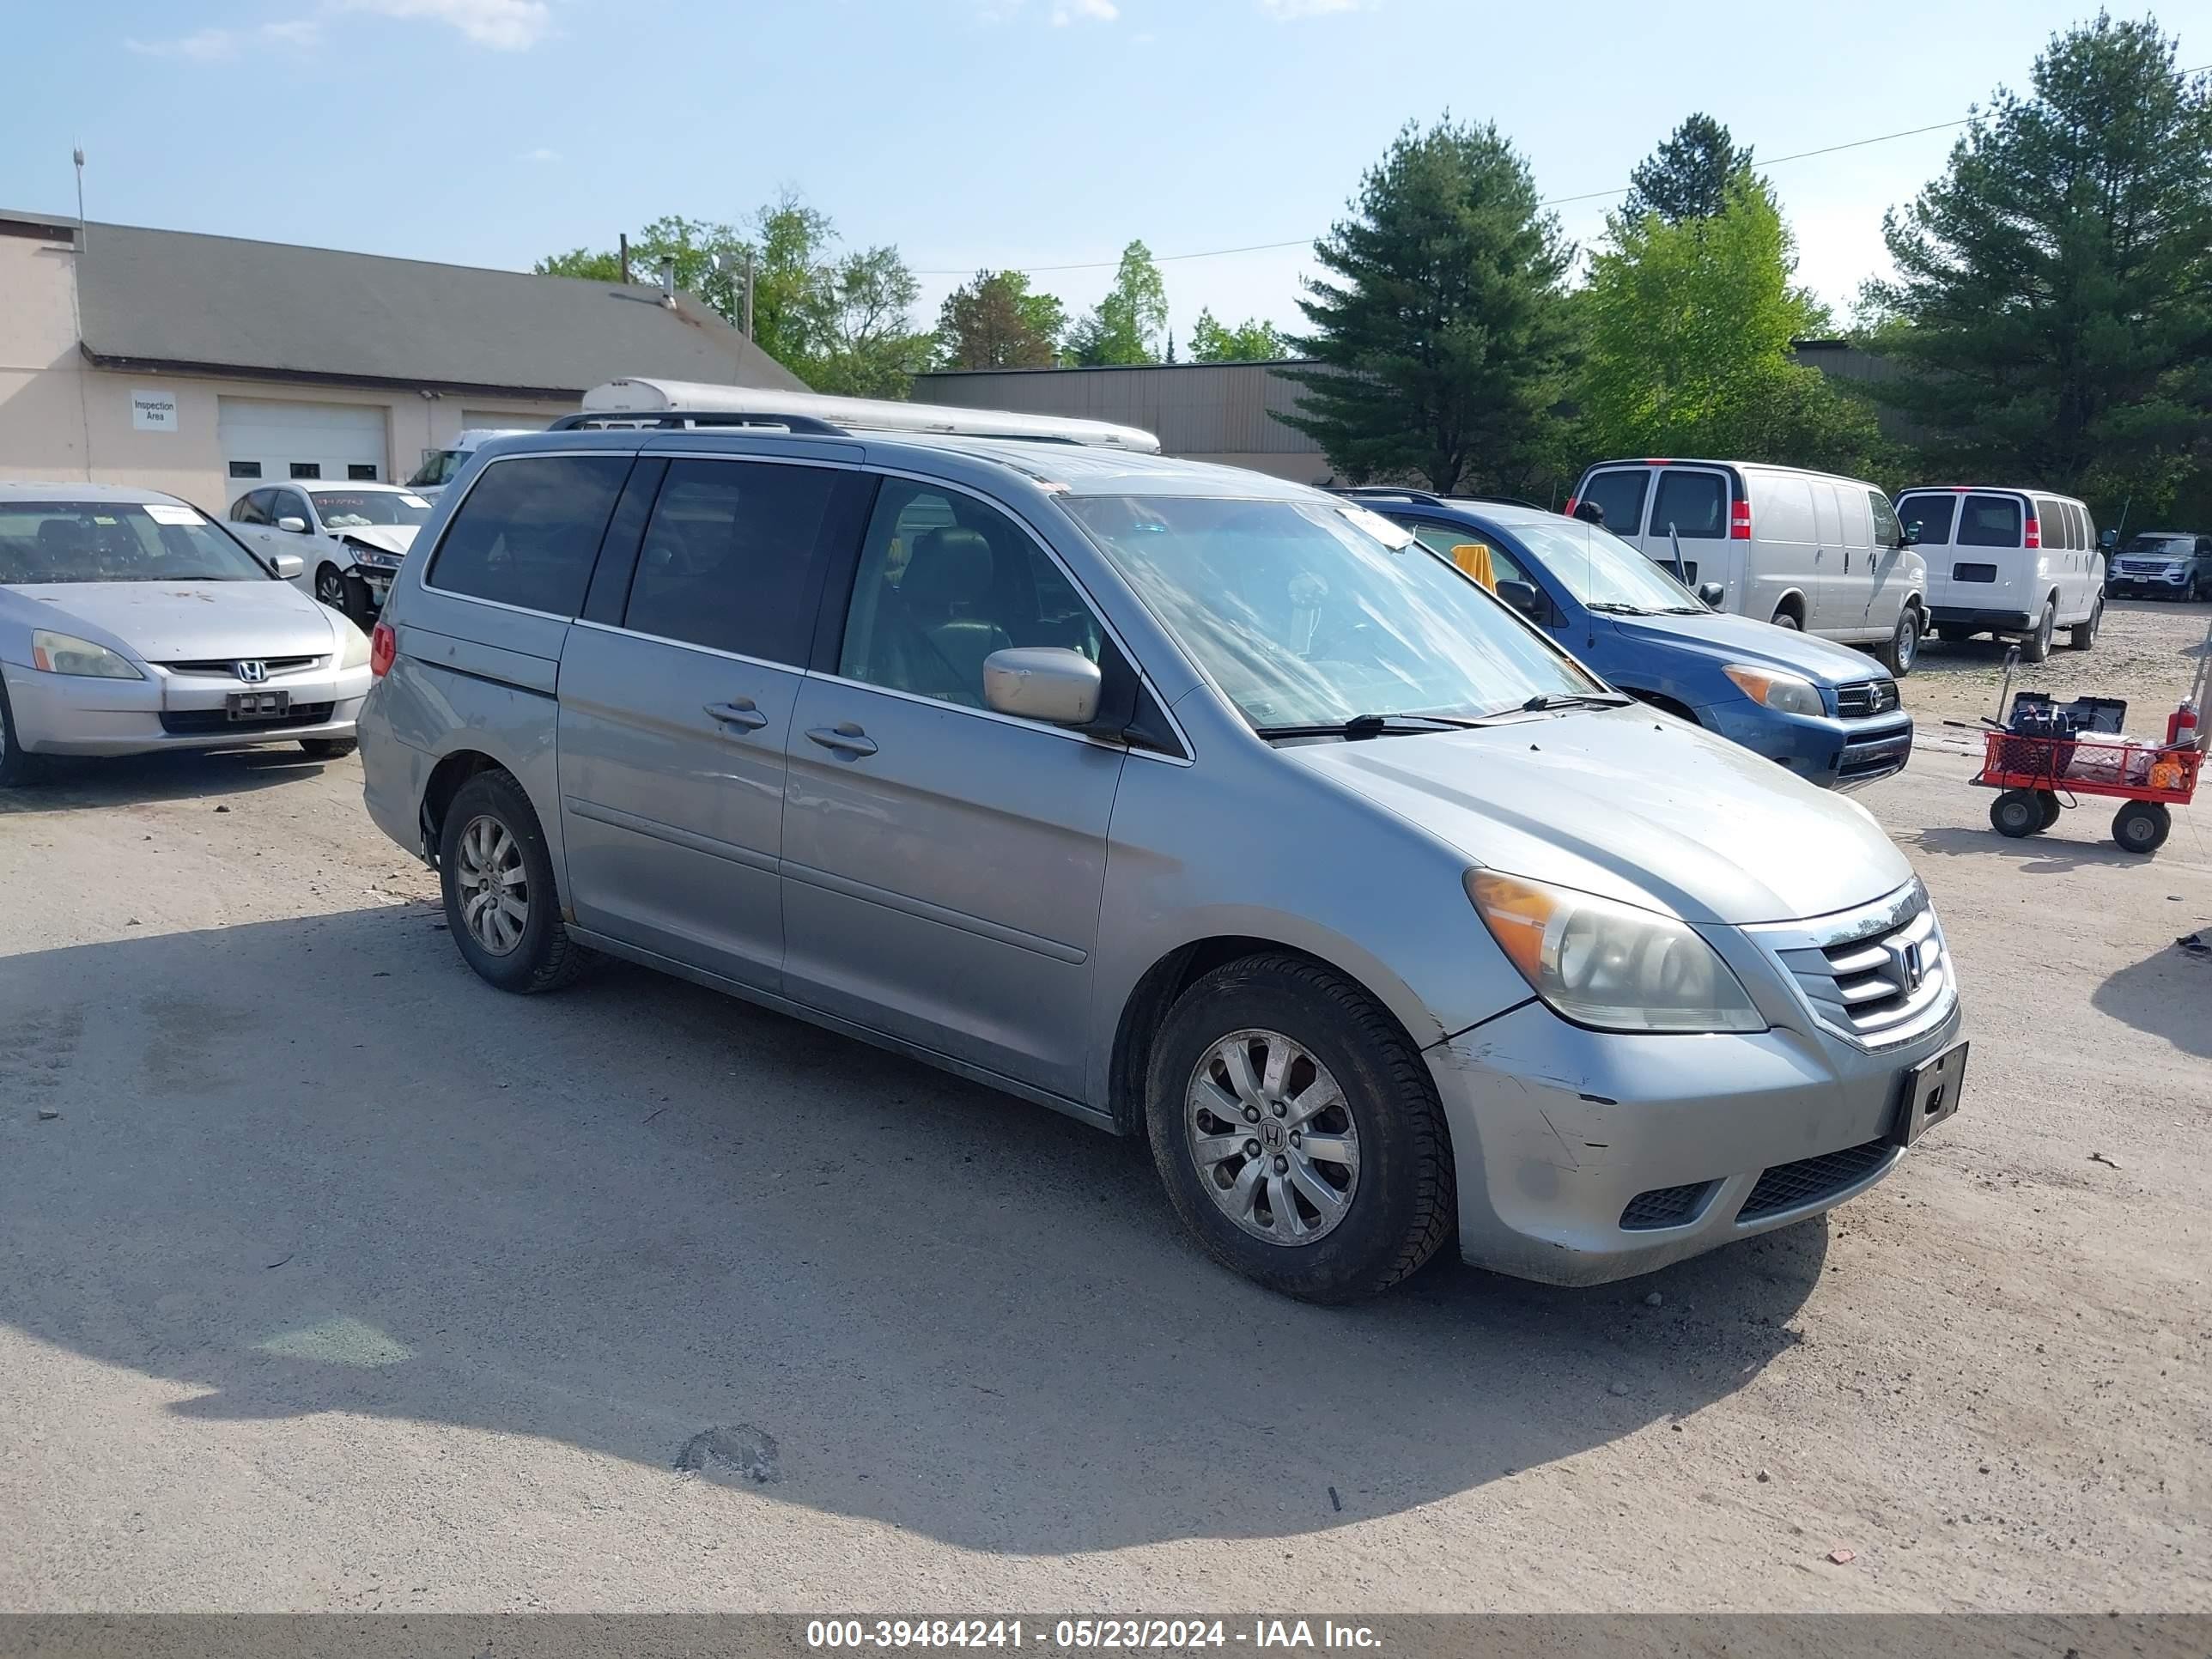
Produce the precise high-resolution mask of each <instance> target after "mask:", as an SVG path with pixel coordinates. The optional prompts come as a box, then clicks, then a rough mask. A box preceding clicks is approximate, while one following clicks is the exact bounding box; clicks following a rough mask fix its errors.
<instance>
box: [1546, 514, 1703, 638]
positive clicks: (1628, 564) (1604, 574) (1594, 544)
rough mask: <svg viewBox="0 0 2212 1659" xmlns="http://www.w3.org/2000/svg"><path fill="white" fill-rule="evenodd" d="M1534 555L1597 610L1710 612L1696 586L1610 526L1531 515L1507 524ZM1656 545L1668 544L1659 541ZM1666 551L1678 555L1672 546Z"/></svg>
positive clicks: (1569, 589) (1626, 612)
mask: <svg viewBox="0 0 2212 1659" xmlns="http://www.w3.org/2000/svg"><path fill="white" fill-rule="evenodd" d="M1506 527H1507V528H1508V529H1510V531H1512V532H1513V534H1514V536H1515V538H1516V539H1518V540H1519V542H1520V543H1521V545H1522V546H1523V547H1524V548H1526V549H1528V556H1529V557H1530V558H1532V559H1534V560H1535V561H1536V562H1537V563H1539V564H1541V565H1542V566H1543V567H1544V568H1545V569H1546V570H1547V572H1549V573H1550V574H1551V576H1552V578H1553V580H1555V581H1557V582H1558V583H1559V586H1562V587H1564V588H1565V589H1566V590H1567V592H1570V593H1571V594H1573V595H1574V596H1575V598H1576V599H1579V600H1581V601H1582V603H1583V605H1587V606H1588V607H1589V609H1590V610H1592V611H1610V612H1613V613H1615V614H1628V615H1635V614H1639V613H1647V612H1650V611H1665V612H1668V613H1669V614H1670V615H1671V614H1676V613H1682V614H1695V615H1697V616H1700V617H1702V616H1704V615H1705V614H1706V611H1705V606H1704V605H1701V604H1699V601H1698V598H1697V596H1696V595H1695V594H1693V593H1692V592H1690V590H1689V589H1688V588H1686V587H1685V586H1682V584H1681V583H1680V582H1678V581H1676V580H1674V577H1673V576H1671V575H1670V574H1668V572H1667V570H1666V568H1665V567H1664V566H1662V565H1660V564H1658V563H1656V562H1654V561H1653V560H1652V559H1650V558H1649V557H1646V556H1644V554H1642V553H1639V552H1638V551H1637V550H1636V549H1634V548H1633V547H1631V546H1630V545H1629V544H1627V543H1626V542H1625V541H1623V540H1621V539H1620V537H1618V536H1616V535H1614V534H1613V532H1611V531H1610V530H1606V529H1603V528H1601V527H1600V526H1596V525H1594V524H1586V523H1583V521H1582V520H1577V519H1562V518H1551V519H1531V520H1516V521H1515V522H1514V523H1512V524H1510V525H1509V526H1506ZM1653 545H1654V547H1655V549H1656V548H1658V547H1662V546H1666V545H1667V544H1661V543H1655V544H1653ZM1666 556H1668V557H1670V558H1671V557H1672V556H1673V551H1672V549H1671V547H1668V551H1667V554H1666Z"/></svg>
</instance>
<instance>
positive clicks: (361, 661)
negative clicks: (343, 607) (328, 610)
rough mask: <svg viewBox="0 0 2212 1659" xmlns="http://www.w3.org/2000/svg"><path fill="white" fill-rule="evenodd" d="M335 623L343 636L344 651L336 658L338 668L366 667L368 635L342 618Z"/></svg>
mask: <svg viewBox="0 0 2212 1659" xmlns="http://www.w3.org/2000/svg"><path fill="white" fill-rule="evenodd" d="M337 623H338V627H339V628H340V629H342V630H343V633H344V635H345V650H344V653H343V654H342V655H341V656H340V657H339V658H338V666H339V667H340V668H366V667H368V635H366V634H364V633H362V631H361V629H358V628H356V627H355V626H354V625H353V624H352V623H350V622H348V621H347V620H346V619H345V618H344V617H339V618H338V619H337Z"/></svg>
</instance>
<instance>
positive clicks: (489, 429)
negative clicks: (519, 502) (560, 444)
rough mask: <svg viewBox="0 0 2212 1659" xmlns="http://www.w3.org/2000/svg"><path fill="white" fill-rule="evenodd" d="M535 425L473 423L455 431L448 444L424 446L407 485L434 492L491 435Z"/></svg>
mask: <svg viewBox="0 0 2212 1659" xmlns="http://www.w3.org/2000/svg"><path fill="white" fill-rule="evenodd" d="M536 430H538V428H535V427H527V426H472V427H471V428H468V430H467V431H465V432H461V433H458V434H456V435H454V438H453V444H452V446H451V447H449V448H446V449H426V450H424V451H423V452H422V465H420V466H418V467H416V469H415V472H414V476H413V477H410V478H409V479H408V480H407V487H408V488H409V489H412V490H415V491H416V492H417V493H418V494H420V495H436V494H437V493H438V492H439V491H440V490H441V489H444V488H445V487H446V486H447V484H449V483H452V482H453V477H454V475H455V474H456V473H458V472H459V471H460V470H461V469H462V468H463V467H465V466H466V465H468V464H469V457H470V456H471V455H473V454H475V453H477V449H478V448H480V447H482V446H483V445H485V444H488V443H489V442H490V441H492V440H493V439H494V438H513V437H517V436H520V435H524V434H527V433H530V432H533V431H536Z"/></svg>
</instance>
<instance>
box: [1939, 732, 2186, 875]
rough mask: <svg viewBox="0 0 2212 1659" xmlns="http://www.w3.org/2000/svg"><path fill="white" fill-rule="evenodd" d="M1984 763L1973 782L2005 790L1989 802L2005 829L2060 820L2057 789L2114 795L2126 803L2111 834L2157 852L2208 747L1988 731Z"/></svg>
mask: <svg viewBox="0 0 2212 1659" xmlns="http://www.w3.org/2000/svg"><path fill="white" fill-rule="evenodd" d="M1982 739H1983V743H1984V752H1983V756H1982V769H1981V772H1980V773H1979V774H1978V775H1977V776H1976V777H1975V779H1974V781H1975V782H1976V783H1978V784H1984V785H1986V786H1987V787H1990V788H1991V789H1996V790H2001V791H2002V792H2003V793H2001V794H1999V795H1998V796H1997V798H1996V799H1995V800H1993V801H1991V802H1990V824H1991V826H1992V827H1994V828H1995V829H1996V832H1997V833H1998V834H1999V835H2001V836H2033V835H2037V834H2039V833H2040V832H2041V831H2043V830H2045V829H2049V828H2051V825H2052V824H2054V823H2057V822H2058V814H2059V811H2060V804H2059V796H2060V795H2062V794H2067V795H2109V796H2112V797H2113V798H2115V799H2118V800H2119V801H2121V802H2123V803H2124V805H2122V806H2121V807H2120V810H2119V811H2118V812H2116V813H2114V814H2113V815H2112V839H2113V840H2114V841H2115V842H2118V843H2119V845H2120V846H2121V848H2124V850H2126V851H2128V852H2130V853H2154V852H2156V851H2157V850H2158V849H2159V848H2160V847H2161V846H2163V845H2164V844H2165V842H2166V836H2167V834H2168V833H2169V832H2170V831H2171V830H2172V828H2173V818H2172V814H2171V813H2170V812H2169V811H2167V808H2168V807H2169V806H2185V805H2188V804H2189V802H2190V799H2191V798H2192V797H2193V796H2194V795H2195V794H2196V793H2197V773H2198V771H2199V769H2201V768H2202V766H2203V759H2204V756H2203V750H2200V749H2197V748H2196V747H2195V746H2194V745H2181V744H2158V743H2142V742H2137V741H2135V740H2133V739H2131V738H2123V737H2112V736H2105V735H2100V734H2095V733H2087V732H2085V733H2082V734H2081V735H2079V736H2075V737H2033V736H2029V735H2027V734H2025V733H2021V732H1984V733H1983V734H1982Z"/></svg>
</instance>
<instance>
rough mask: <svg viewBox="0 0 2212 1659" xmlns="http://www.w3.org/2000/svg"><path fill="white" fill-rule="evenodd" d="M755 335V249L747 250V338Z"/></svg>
mask: <svg viewBox="0 0 2212 1659" xmlns="http://www.w3.org/2000/svg"><path fill="white" fill-rule="evenodd" d="M752 337H753V251H752V250H751V249H750V248H747V249H746V250H745V338H746V339H748V340H750V339H751V338H752Z"/></svg>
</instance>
